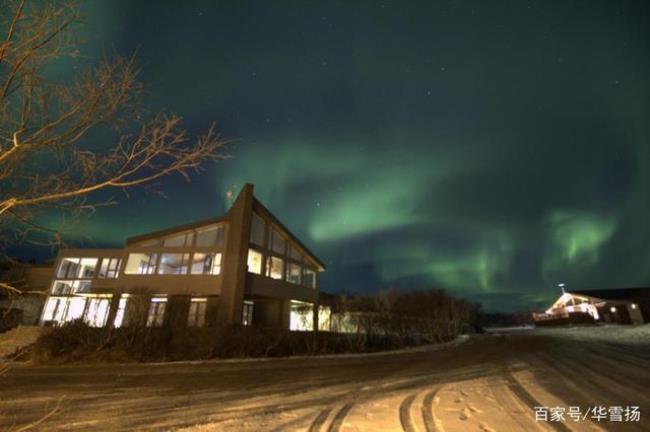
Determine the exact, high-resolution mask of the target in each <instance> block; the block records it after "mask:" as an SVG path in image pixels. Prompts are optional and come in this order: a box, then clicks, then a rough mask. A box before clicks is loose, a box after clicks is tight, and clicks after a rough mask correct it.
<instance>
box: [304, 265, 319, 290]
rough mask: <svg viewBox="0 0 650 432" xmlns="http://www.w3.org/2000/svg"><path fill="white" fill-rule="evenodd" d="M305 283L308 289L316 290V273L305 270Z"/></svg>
mask: <svg viewBox="0 0 650 432" xmlns="http://www.w3.org/2000/svg"><path fill="white" fill-rule="evenodd" d="M304 283H305V286H306V287H307V288H316V272H314V271H313V270H309V269H305V280H304Z"/></svg>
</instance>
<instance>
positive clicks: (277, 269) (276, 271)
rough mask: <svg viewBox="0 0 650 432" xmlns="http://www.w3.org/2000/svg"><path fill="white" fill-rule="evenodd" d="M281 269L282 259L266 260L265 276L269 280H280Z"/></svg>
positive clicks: (272, 257) (272, 258) (282, 265)
mask: <svg viewBox="0 0 650 432" xmlns="http://www.w3.org/2000/svg"><path fill="white" fill-rule="evenodd" d="M283 267H284V260H283V259H282V258H278V257H274V256H270V257H268V258H267V260H266V276H267V277H270V278H271V279H282V272H283V271H284V269H283Z"/></svg>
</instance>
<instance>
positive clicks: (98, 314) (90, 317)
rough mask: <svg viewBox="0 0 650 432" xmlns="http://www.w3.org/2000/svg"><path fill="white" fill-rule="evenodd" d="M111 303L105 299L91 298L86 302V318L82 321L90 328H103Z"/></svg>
mask: <svg viewBox="0 0 650 432" xmlns="http://www.w3.org/2000/svg"><path fill="white" fill-rule="evenodd" d="M110 305H111V301H110V299H107V298H91V299H89V300H88V306H87V307H86V316H85V318H84V321H86V322H87V323H88V325H89V326H91V327H104V325H106V319H107V318H108V309H109V308H110Z"/></svg>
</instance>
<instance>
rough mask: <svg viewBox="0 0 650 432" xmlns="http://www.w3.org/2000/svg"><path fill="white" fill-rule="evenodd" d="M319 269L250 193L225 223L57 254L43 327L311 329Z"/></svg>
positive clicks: (199, 224)
mask: <svg viewBox="0 0 650 432" xmlns="http://www.w3.org/2000/svg"><path fill="white" fill-rule="evenodd" d="M170 211H179V212H182V209H180V208H173V203H172V204H171V205H170ZM324 270H325V266H324V265H323V263H322V262H321V261H320V260H319V259H318V258H317V257H316V256H315V255H314V254H313V253H312V252H311V251H310V250H309V249H308V248H307V247H306V246H305V245H304V244H303V243H302V242H300V241H299V240H298V238H296V236H294V235H293V234H292V233H291V232H290V231H289V230H288V229H287V228H286V227H285V226H284V225H283V224H282V223H281V222H280V221H279V220H278V219H277V218H276V217H275V216H273V214H271V212H270V211H269V210H267V209H266V207H264V206H263V205H262V204H261V203H260V202H259V201H258V200H257V199H256V198H255V197H254V195H253V185H250V184H247V185H246V186H244V188H243V189H242V191H241V192H240V194H239V196H238V197H237V199H236V200H235V201H234V203H233V205H232V207H231V208H230V210H229V211H228V212H227V214H226V215H224V216H223V217H218V218H213V219H208V220H203V221H200V222H196V223H192V224H189V225H183V226H177V227H173V228H169V229H166V230H162V231H157V232H152V233H148V234H144V235H140V236H137V237H132V238H129V239H127V241H126V246H125V247H124V248H122V249H63V250H61V251H60V253H59V256H58V258H57V260H56V266H55V270H54V274H53V276H52V280H51V286H50V289H49V296H48V299H47V302H46V304H45V308H44V309H43V314H42V316H41V324H42V325H46V326H49V325H60V324H62V323H65V322H69V321H72V320H77V319H83V320H84V321H86V322H87V323H88V324H90V325H92V326H97V327H103V326H115V327H119V326H122V325H128V324H131V323H133V321H132V320H133V319H138V320H140V321H139V322H140V323H141V324H144V325H147V326H163V325H165V326H167V325H170V326H199V327H200V326H207V325H214V324H216V323H226V324H243V325H257V326H266V327H269V326H270V327H280V328H285V329H292V330H311V329H312V328H314V324H316V325H317V320H318V314H313V310H314V308H316V307H317V304H318V285H317V275H318V273H319V272H322V271H324ZM143 303H144V305H143ZM136 309H138V310H140V312H143V311H144V312H143V313H138V314H135V313H134V312H135V311H136ZM136 315H137V317H136ZM143 315H144V317H142V316H143ZM134 317H136V318H134ZM130 320H131V321H130Z"/></svg>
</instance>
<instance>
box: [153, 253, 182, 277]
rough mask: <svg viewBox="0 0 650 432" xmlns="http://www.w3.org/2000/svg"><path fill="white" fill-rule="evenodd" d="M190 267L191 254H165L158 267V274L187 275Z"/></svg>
mask: <svg viewBox="0 0 650 432" xmlns="http://www.w3.org/2000/svg"><path fill="white" fill-rule="evenodd" d="M189 265H190V254H188V253H184V254H180V253H173V254H170V253H164V254H162V256H161V257H160V265H159V266H158V274H176V275H184V274H187V269H188V268H189Z"/></svg>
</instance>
